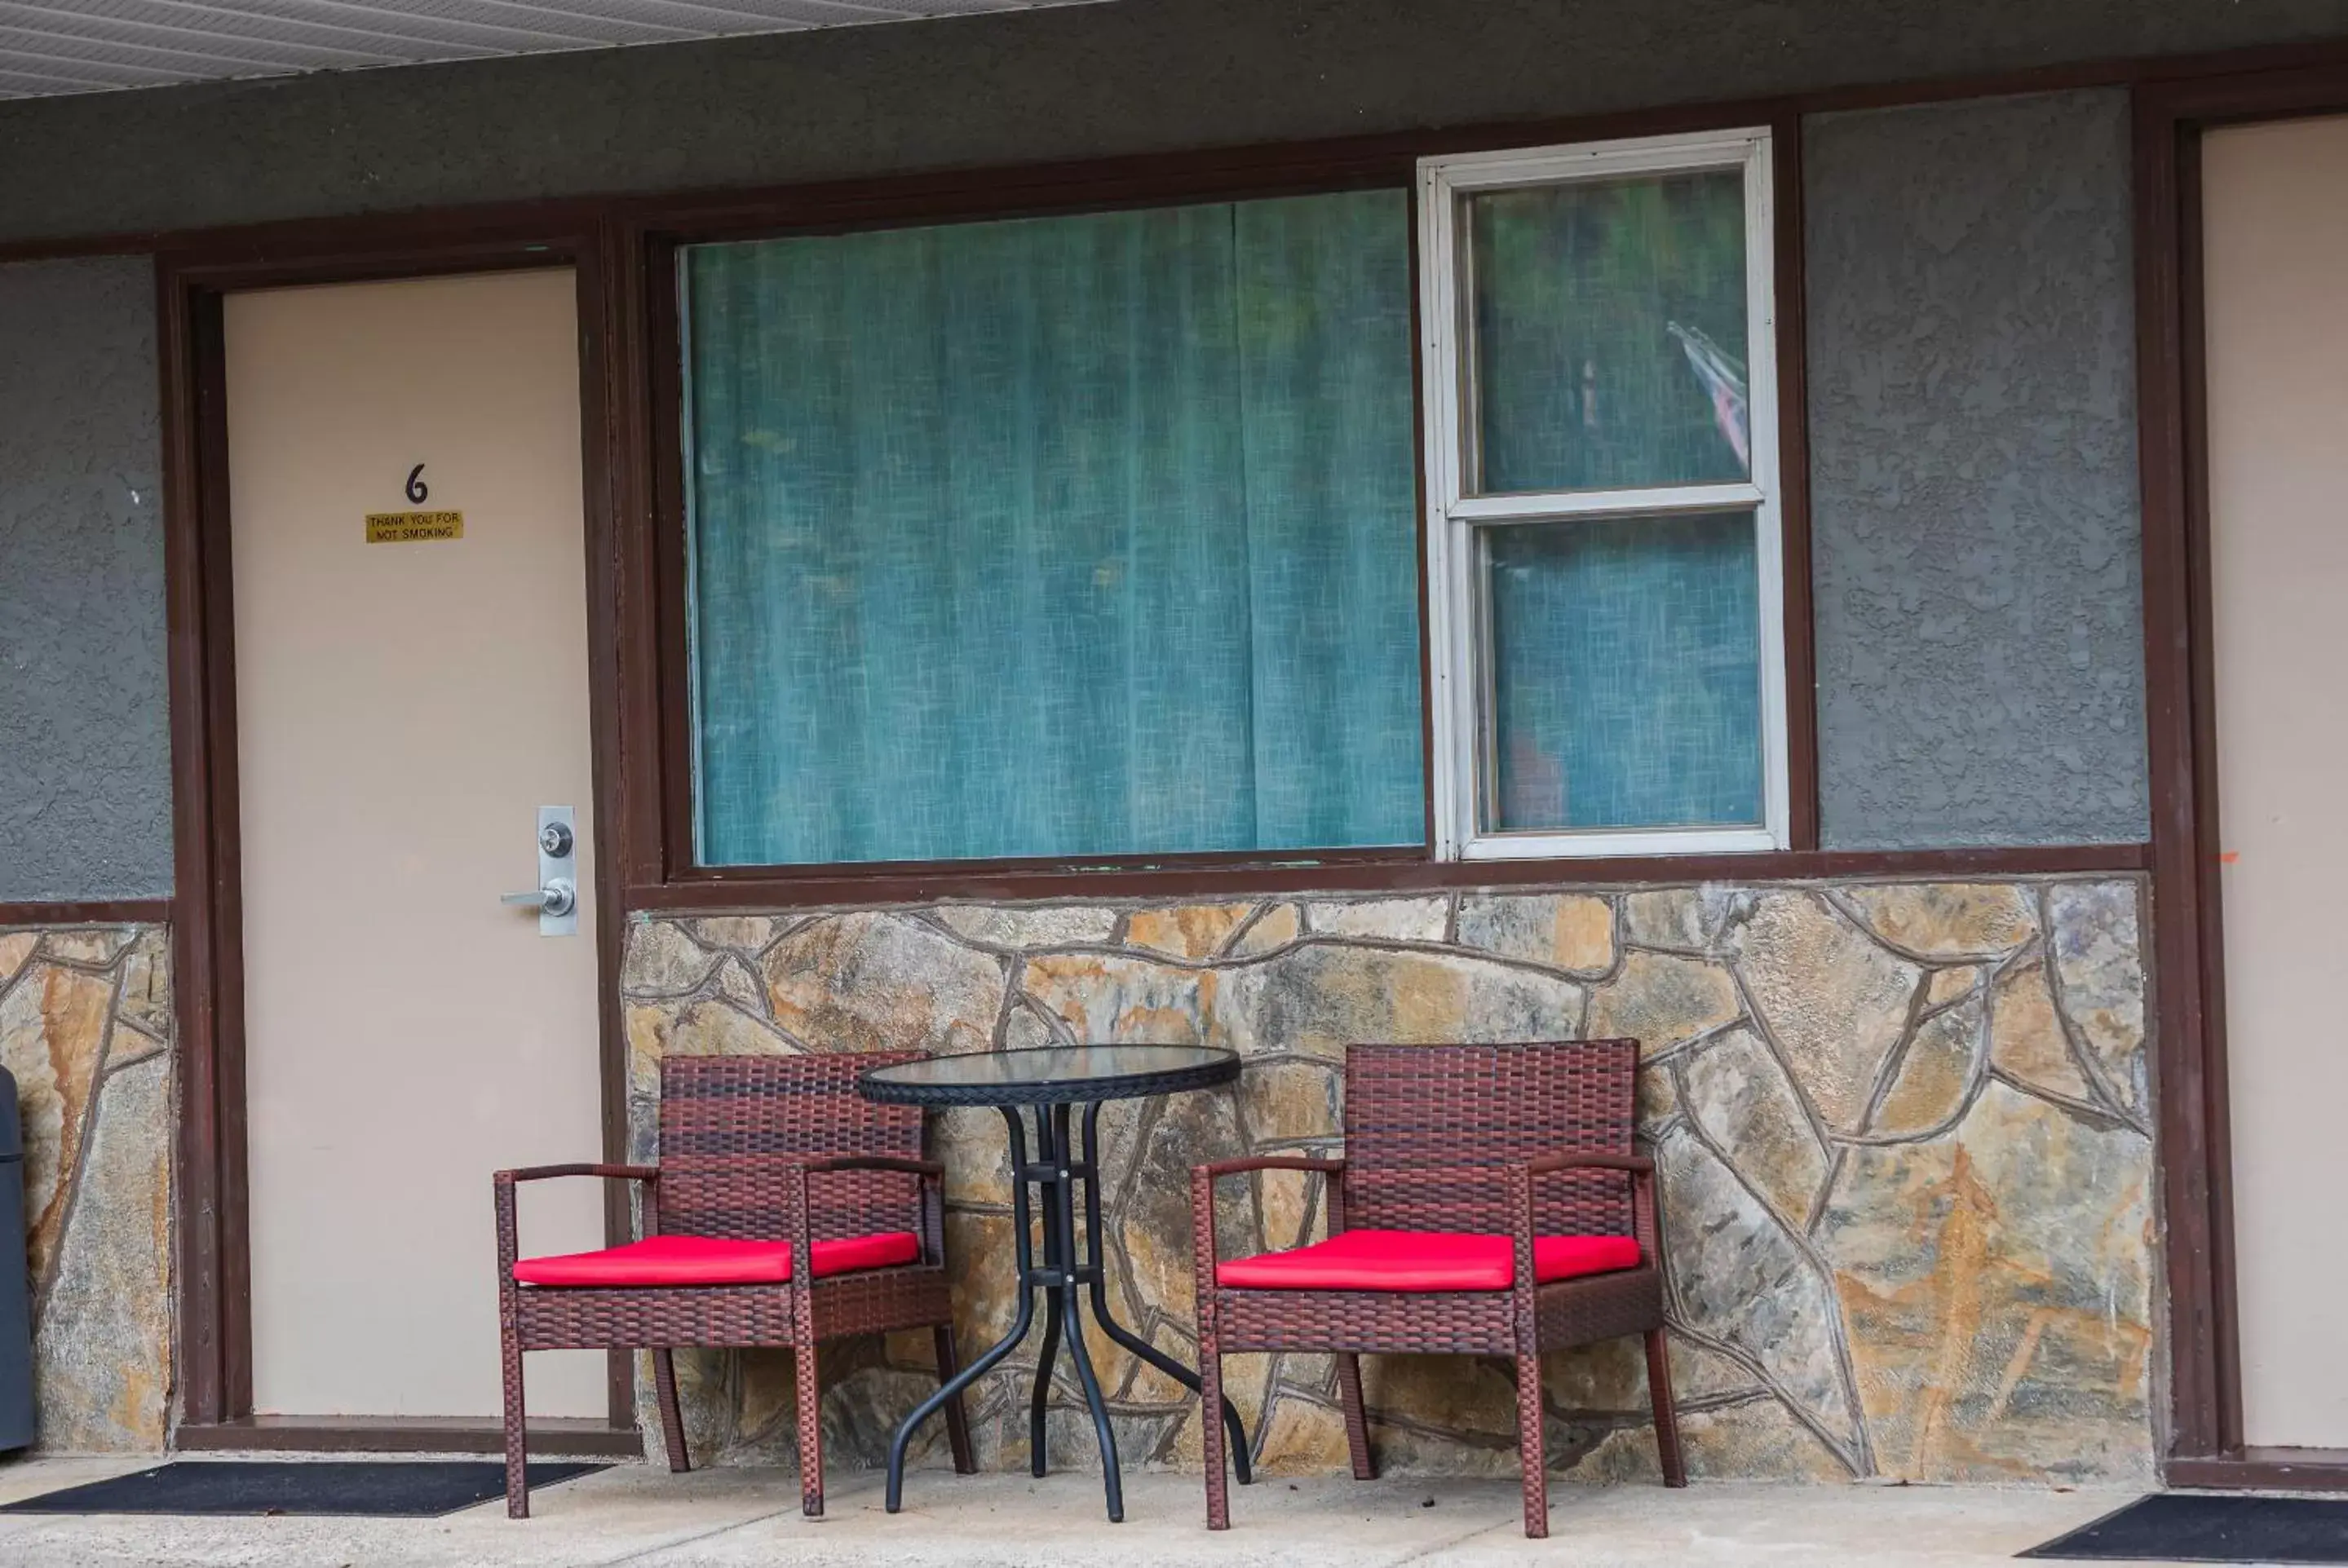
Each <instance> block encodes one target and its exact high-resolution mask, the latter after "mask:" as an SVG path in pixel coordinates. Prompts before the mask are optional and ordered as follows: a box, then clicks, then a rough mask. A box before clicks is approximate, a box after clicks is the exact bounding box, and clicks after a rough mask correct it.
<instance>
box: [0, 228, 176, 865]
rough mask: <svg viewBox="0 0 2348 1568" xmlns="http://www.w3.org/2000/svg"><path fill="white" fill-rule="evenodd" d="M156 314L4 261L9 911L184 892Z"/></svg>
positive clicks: (148, 296) (106, 278)
mask: <svg viewBox="0 0 2348 1568" xmlns="http://www.w3.org/2000/svg"><path fill="white" fill-rule="evenodd" d="M154 309H155V284H154V277H153V272H152V270H151V268H150V267H149V263H148V262H147V261H144V260H143V259H140V260H129V259H123V258H108V259H103V260H97V261H41V262H33V263H29V264H26V265H19V266H13V267H0V902H6V901H9V900H17V899H63V898H131V897H153V896H157V895H160V894H166V893H169V892H170V890H171V787H170V786H171V781H170V738H169V733H168V730H167V722H168V707H167V703H166V701H165V682H164V665H163V533H162V523H161V515H162V513H161V507H160V497H158V495H157V488H158V480H157V476H158V475H159V473H160V467H161V454H160V448H159V440H160V436H159V432H158V428H157V415H156V403H157V389H156V379H155V376H156V372H155V330H154Z"/></svg>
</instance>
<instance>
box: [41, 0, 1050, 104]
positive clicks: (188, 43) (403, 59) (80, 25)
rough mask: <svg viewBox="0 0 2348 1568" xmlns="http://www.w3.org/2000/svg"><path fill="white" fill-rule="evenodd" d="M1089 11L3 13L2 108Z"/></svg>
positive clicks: (410, 1)
mask: <svg viewBox="0 0 2348 1568" xmlns="http://www.w3.org/2000/svg"><path fill="white" fill-rule="evenodd" d="M1083 3H1086V0H0V98H19V97H49V96H54V95H57V94H64V93H92V92H111V91H118V90H121V89H123V88H127V87H170V86H174V85H176V84H179V83H182V82H201V81H220V80H226V79H232V78H238V77H279V76H295V75H300V74H303V73H305V72H311V71H335V70H357V69H362V68H366V67H376V66H403V65H421V64H424V63H426V62H427V61H435V60H473V59H483V58H489V57H492V56H500V55H531V54H544V53H551V52H555V51H558V50H570V49H598V48H613V47H618V46H623V45H629V44H670V43H682V42H685V41H687V40H691V39H697V38H724V37H735V36H744V35H747V34H755V33H794V32H800V31H804V30H806V29H808V28H811V27H836V26H853V25H856V24H860V23H875V22H911V21H921V20H926V19H930V18H934V17H942V16H967V15H977V14H980V13H983V12H997V11H1024V10H1027V9H1030V8H1032V7H1035V6H1039V5H1074V4H1083Z"/></svg>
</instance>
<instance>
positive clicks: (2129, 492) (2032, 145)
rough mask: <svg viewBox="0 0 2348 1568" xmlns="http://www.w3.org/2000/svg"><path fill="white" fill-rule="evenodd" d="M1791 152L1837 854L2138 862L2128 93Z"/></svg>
mask: <svg viewBox="0 0 2348 1568" xmlns="http://www.w3.org/2000/svg"><path fill="white" fill-rule="evenodd" d="M1804 141H1805V149H1804V170H1805V176H1806V179H1805V200H1806V202H1807V236H1806V238H1807V251H1808V254H1807V274H1808V275H1807V290H1806V294H1805V297H1806V302H1807V313H1808V318H1809V348H1808V354H1809V358H1808V374H1809V388H1810V409H1809V416H1810V455H1811V488H1812V507H1813V509H1812V533H1813V560H1814V570H1815V576H1816V583H1817V597H1818V610H1817V625H1818V725H1819V745H1818V749H1819V764H1820V774H1821V779H1820V796H1821V798H1820V818H1821V826H1822V829H1823V836H1824V839H1825V842H1826V844H1827V845H1828V847H1830V848H1840V849H1862V848H1892V847H1910V846H1914V847H1922V846H1937V845H1976V844H1982V845H2022V844H2077V843H2111V842H2130V841H2135V840H2138V839H2141V838H2143V837H2145V836H2146V834H2147V805H2146V779H2145V774H2146V763H2145V738H2144V651H2143V643H2142V637H2143V632H2142V621H2141V618H2142V599H2143V594H2142V585H2141V583H2140V581H2139V558H2138V554H2137V538H2138V518H2137V444H2136V397H2135V391H2136V384H2135V374H2136V371H2135V354H2134V338H2133V333H2134V327H2133V322H2132V314H2131V313H2132V311H2133V297H2132V296H2133V291H2132V286H2131V278H2132V273H2131V267H2132V258H2131V251H2130V242H2129V172H2128V169H2129V165H2128V108H2127V95H2126V94H2125V93H2122V92H2118V91H2099V92H2085V93H2067V94H2060V95H2046V96H2036V97H2017V98H2005V99H1995V100H1988V101H1975V102H1971V103H1958V104H1947V105H1939V106H1932V107H1927V108H1901V109H1891V110H1883V111H1871V112H1867V113H1860V114H1849V115H1829V116H1822V117H1818V118H1814V119H1812V120H1811V121H1810V122H1809V123H1808V124H1807V126H1806V127H1805V129H1804Z"/></svg>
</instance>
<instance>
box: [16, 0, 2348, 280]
mask: <svg viewBox="0 0 2348 1568" xmlns="http://www.w3.org/2000/svg"><path fill="white" fill-rule="evenodd" d="M2343 32H2348V5H2343V4H2342V3H2341V0H2228V3H2227V4H2224V5H2190V4H2165V5H2121V4H2116V3H2114V0H1968V3H1967V4H1965V5H1946V4H1943V3H1941V0H1780V3H1778V4H1773V5H1755V4H1751V3H1750V0H1474V3H1473V4H1461V3H1460V0H1117V3H1116V4H1112V5H1077V6H1068V7H1065V8H1053V9H1046V10H1042V11H1034V12H1027V13H1021V14H1014V15H994V16H976V17H969V18H957V19H953V20H948V21H928V22H915V23H908V24H904V25H901V26H866V27H841V28H829V29H823V30H820V31H817V32H811V33H804V34H799V35H796V36H774V37H767V38H757V39H732V40H723V41H719V42H716V43H713V44H686V45H674V46H657V47H646V48H633V49H614V50H602V51H598V52H592V53H586V54H579V55H571V56H540V57H537V58H533V59H527V60H509V61H498V62H491V63H487V64H460V65H450V66H435V67H399V68H396V69H391V70H385V71H376V72H361V73H355V74H345V75H338V76H322V77H309V78H306V79H302V80H297V81H292V82H282V81H281V82H265V83H250V84H242V85H239V84H227V85H217V86H203V87H180V88H164V89H158V90H152V91H142V92H136V93H110V94H102V95H91V96H88V97H75V98H63V99H53V100H47V101H28V102H24V103H18V104H12V105H9V106H6V107H5V108H0V239H6V238H16V237H21V236H26V235H35V234H43V235H54V234H64V233H96V232H108V231H132V230H139V229H144V228H149V227H170V226H179V225H189V224H196V223H221V222H234V221H241V220H262V219H271V218H283V217H293V216H301V215H306V214H312V213H320V212H328V211H345V210H378V211H380V210H397V209H400V208H407V207H417V206H425V205H430V204H434V203H441V202H456V201H472V200H489V199H496V198H505V197H524V196H546V195H557V194H576V193H581V192H585V191H591V190H659V189H667V188H674V187H678V186H705V185H727V184H739V183H745V182H759V181H768V180H773V181H789V180H800V179H821V178H829V177H833V176H845V175H857V174H870V173H876V172H885V171H892V170H901V169H924V168H937V169H943V168H956V167H975V166H983V165H989V164H1002V163H1012V162H1020V161H1025V160H1031V159H1056V158H1082V157H1094V156H1099V155H1105V154H1113V153H1126V152H1140V151H1150V150H1159V149H1183V148H1191V147H1200V146H1211V145H1226V146H1232V145H1241V144H1245V143H1250V142H1258V141H1272V140H1280V139H1283V138H1300V137H1319V136H1331V135H1342V134H1345V133H1349V132H1354V131H1371V130H1381V129H1397V128H1411V127H1417V126H1429V125H1444V124H1458V123H1463V122H1470V121H1479V120H1493V119H1507V118H1522V117H1535V116H1551V115H1561V114H1578V113H1585V112H1596V111H1602V110H1608V109H1617V108H1638V107H1642V106H1646V105H1653V104H1663V103H1674V102H1697V101H1702V100H1705V99H1721V98H1730V97H1745V96H1747V95H1758V94H1768V93H1775V92H1780V91H1791V90H1802V89H1807V88H1812V87H1828V86H1835V85H1840V84H1848V83H1855V82H1862V81H1885V80H1900V79H1909V78H1915V77H1934V76H1948V75H1953V74H1961V73H1977V72H1985V71H1994V70H2004V69H2011V68H2016V67H2030V66H2036V65H2044V64H2049V63H2053V62H2058V61H2065V60H2080V59H2091V58H2101V57H2112V56H2131V55H2145V54H2164V53H2178V52H2186V51H2194V50H2206V49H2219V48H2227V47H2232V46H2248V45H2254V44H2265V43H2276V42H2283V41H2289V40H2293V39H2302V38H2309V37H2314V36H2326V35H2337V34H2340V33H2343Z"/></svg>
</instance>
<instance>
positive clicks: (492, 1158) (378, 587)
mask: <svg viewBox="0 0 2348 1568" xmlns="http://www.w3.org/2000/svg"><path fill="white" fill-rule="evenodd" d="M574 290H575V280H574V277H573V275H572V273H571V272H568V271H547V272H502V273H493V274H488V275H482V276H473V277H456V278H433V279H425V280H417V281H410V282H386V283H356V284H340V285H334V286H327V287H317V288H299V289H283V290H272V291H266V292H252V293H239V294H232V295H231V296H229V297H228V299H227V300H226V302H225V306H226V313H225V317H226V341H227V390H228V397H227V425H228V446H229V463H228V468H229V484H230V511H231V555H232V570H233V581H234V598H235V663H236V733H237V770H238V784H239V790H240V809H241V813H242V845H243V856H242V872H243V885H242V893H243V949H244V1012H245V1077H246V1085H245V1088H246V1114H247V1159H248V1162H249V1167H250V1170H249V1174H250V1186H251V1196H250V1206H249V1223H250V1232H251V1239H252V1394H253V1406H254V1409H255V1411H256V1412H257V1413H260V1414H264V1415H265V1414H286V1415H300V1416H345V1417H361V1418H366V1417H442V1418H449V1417H455V1418H467V1417H486V1416H491V1415H494V1414H495V1413H496V1412H497V1410H498V1408H499V1360H498V1317H497V1294H496V1288H495V1286H496V1246H495V1234H496V1233H495V1228H494V1225H493V1223H492V1219H491V1210H490V1198H489V1192H490V1183H489V1175H490V1173H491V1172H492V1171H494V1170H496V1169H498V1168H499V1167H502V1166H510V1165H525V1164H535V1163H552V1162H559V1161H574V1160H592V1159H595V1158H597V1157H598V1154H599V1151H600V1149H601V1146H602V1140H601V1133H600V1131H599V1129H600V1126H601V1103H602V1102H601V1090H600V1083H599V1078H598V1071H597V1061H598V1050H597V1035H596V1016H597V1009H596V989H597V973H596V958H595V940H594V920H595V916H596V911H595V909H594V907H593V897H592V890H591V888H590V886H589V884H590V882H591V881H592V877H590V876H587V875H585V874H584V872H583V871H581V872H580V873H579V874H577V875H576V876H572V877H570V878H568V879H569V880H572V881H573V882H575V885H576V888H577V898H578V907H577V909H576V912H575V916H574V917H572V919H571V920H569V921H566V920H563V919H561V918H559V917H557V918H549V917H544V916H543V915H542V913H541V911H540V910H539V909H536V908H532V907H517V906H513V905H508V904H504V903H501V902H500V899H501V897H503V896H505V895H508V894H515V893H525V892H531V891H532V890H535V889H537V888H539V887H541V886H542V883H541V876H540V872H541V862H540V854H541V845H540V843H539V835H540V817H541V811H542V810H543V809H544V808H550V807H551V808H562V809H564V810H567V811H568V812H569V813H570V814H571V815H572V818H573V821H574V823H575V828H574V836H575V839H576V844H575V845H574V846H573V848H574V852H573V854H572V856H570V857H569V858H570V863H571V866H572V867H574V868H576V867H584V866H588V865H590V864H592V861H591V858H590V856H591V852H592V845H593V844H594V833H595V824H594V820H593V813H592V810H591V809H590V807H591V804H592V794H591V789H590V774H589V746H588V695H587V691H588V685H587V669H588V665H587V661H588V644H587V612H586V604H587V593H586V548H585V538H584V530H583V521H582V518H583V512H582V504H581V497H582V478H581V462H580V458H581V446H580V440H581V437H580V403H579V384H580V383H579V332H578V324H577V312H576V302H575V294H574ZM419 466H420V467H419ZM553 864H555V865H556V866H557V868H558V869H559V868H560V862H559V861H557V862H555V863H553ZM557 903H558V904H559V903H560V900H559V899H558V900H557ZM542 925H543V926H545V927H548V928H550V929H559V928H560V927H563V926H565V925H570V926H572V927H573V928H572V930H571V931H570V932H569V934H562V935H542V934H541V926H542ZM595 1186H596V1184H594V1183H592V1182H583V1181H582V1182H561V1183H546V1184H541V1190H537V1191H530V1192H528V1193H527V1194H525V1196H524V1198H523V1209H522V1216H521V1218H522V1229H523V1234H524V1237H525V1241H526V1243H527V1244H528V1245H530V1246H531V1247H532V1249H533V1250H540V1251H557V1250H574V1249H580V1248H586V1247H592V1246H596V1245H601V1242H602V1217H601V1216H602V1206H601V1194H598V1193H597V1192H596V1191H595V1190H594V1189H595ZM604 1368H605V1362H604V1359H603V1358H602V1356H601V1355H599V1354H596V1353H592V1352H580V1353H576V1354H567V1355H550V1356H543V1357H532V1358H530V1409H531V1411H532V1413H533V1414H535V1413H538V1412H541V1411H543V1412H544V1413H545V1414H547V1415H550V1416H587V1417H601V1416H603V1415H604V1414H606V1412H607V1409H608V1404H607V1400H608V1395H607V1392H606V1389H607V1384H606V1380H605V1372H604Z"/></svg>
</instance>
